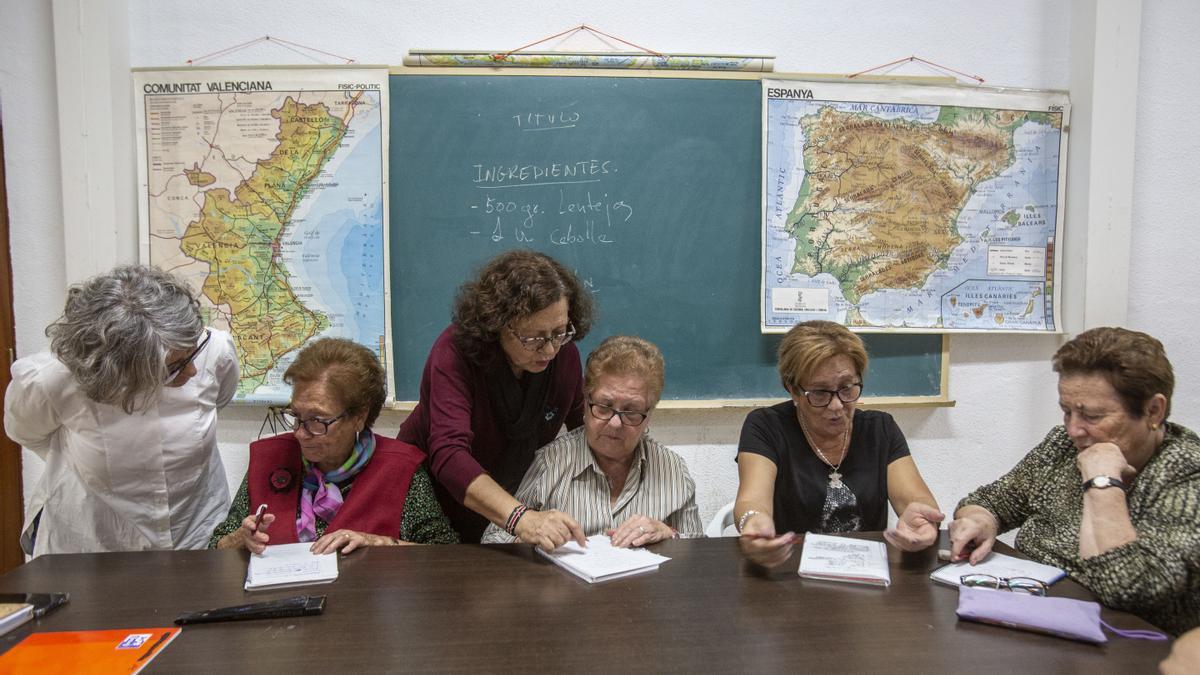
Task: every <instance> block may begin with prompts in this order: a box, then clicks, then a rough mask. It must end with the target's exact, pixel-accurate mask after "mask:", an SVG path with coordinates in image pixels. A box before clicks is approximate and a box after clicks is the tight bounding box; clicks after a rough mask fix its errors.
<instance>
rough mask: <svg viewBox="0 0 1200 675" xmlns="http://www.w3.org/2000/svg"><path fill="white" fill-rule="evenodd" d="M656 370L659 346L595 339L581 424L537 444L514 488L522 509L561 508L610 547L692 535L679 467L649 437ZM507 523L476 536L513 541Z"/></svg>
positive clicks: (657, 390) (688, 482) (690, 500)
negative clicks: (609, 542)
mask: <svg viewBox="0 0 1200 675" xmlns="http://www.w3.org/2000/svg"><path fill="white" fill-rule="evenodd" d="M663 371H664V367H663V357H662V353H661V352H660V351H659V350H658V347H655V346H654V345H653V344H652V343H650V342H648V341H646V340H643V339H641V338H637V337H630V336H625V335H616V336H613V337H610V338H608V339H606V340H604V342H601V343H600V346H599V347H596V350H595V351H593V352H592V353H591V354H590V355H589V356H588V359H587V366H586V367H585V369H584V383H583V390H584V393H585V394H586V396H587V410H588V412H587V415H586V417H585V418H584V421H583V426H582V427H580V428H578V429H576V430H574V431H571V432H568V433H566V434H563V435H562V436H559V437H558V438H557V439H555V440H554V441H553V442H551V443H550V444H549V445H546V446H544V447H542V448H541V449H540V450H538V451H537V454H536V455H535V456H534V460H533V465H532V466H530V467H529V471H527V472H526V473H525V478H524V479H523V480H522V481H521V486H520V487H519V488H517V492H516V494H515V495H514V496H515V497H516V498H517V500H518V501H520V502H521V504H522V508H529V509H537V510H546V509H555V510H558V511H561V512H563V513H567V514H570V515H571V516H573V517H574V518H575V519H577V520H578V521H579V524H580V526H581V527H582V528H583V531H584V534H586V535H587V536H589V537H590V536H592V535H595V534H607V535H608V536H609V537H610V538H611V539H612V543H613V545H614V546H619V547H628V546H645V545H646V544H653V543H655V542H658V541H662V540H663V539H672V538H675V537H680V536H684V537H699V536H701V535H702V534H703V532H702V528H703V526H702V525H701V524H700V512H699V510H698V509H697V508H696V484H695V483H694V482H693V481H692V477H691V476H690V475H688V470H687V465H686V464H685V463H684V461H683V459H682V458H681V457H680V456H679V455H677V454H675V453H674V452H672V451H671V449H670V448H668V447H667V446H665V445H663V444H661V443H658V442H657V441H655V440H654V439H653V438H651V437H650V435H649V428H650V414H651V413H652V412H653V411H654V406H656V405H658V400H659V397H660V396H661V395H662V390H663ZM517 517H520V514H519V513H518V515H517ZM514 525H515V524H512V523H510V525H509V527H507V528H505V529H501V528H500V527H498V526H496V525H494V524H493V525H491V526H489V527H488V529H487V530H486V531H485V532H484V534H483V543H485V544H498V543H509V542H513V541H516V540H517V533H516V528H515V526H514ZM506 530H507V531H506ZM558 536H559V539H560V540H567V541H569V540H570V537H568V536H567V535H566V533H565V532H560V533H559V534H558ZM529 543H534V542H529Z"/></svg>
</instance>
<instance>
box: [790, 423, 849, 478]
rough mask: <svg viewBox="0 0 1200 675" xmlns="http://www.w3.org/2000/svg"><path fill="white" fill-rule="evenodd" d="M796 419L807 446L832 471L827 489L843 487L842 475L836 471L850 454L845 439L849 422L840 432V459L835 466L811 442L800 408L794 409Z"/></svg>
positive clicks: (847, 435)
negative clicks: (798, 421)
mask: <svg viewBox="0 0 1200 675" xmlns="http://www.w3.org/2000/svg"><path fill="white" fill-rule="evenodd" d="M796 419H798V420H800V431H802V432H803V433H804V440H806V441H808V444H809V446H811V447H812V449H813V451H814V452H816V453H817V457H820V458H821V461H822V462H825V463H826V464H827V465H829V468H830V469H833V470H832V471H831V472H830V473H829V487H831V488H843V487H845V484H843V483H842V474H841V473H840V472H839V471H838V469H840V468H841V466H842V464H844V463H845V462H846V455H848V454H850V446H849V445H848V444H847V443H846V441H847V439H848V438H849V437H850V420H847V421H846V428H845V429H844V430H843V431H842V445H841V449H842V459H841V461H839V462H838V463H837V464H836V465H835V464H834V463H833V462H831V461H829V458H828V457H826V456H825V453H824V452H821V448H819V447H818V446H817V444H816V442H815V441H813V437H812V434H810V433H808V426H807V425H805V424H804V413H803V412H801V411H800V408H796Z"/></svg>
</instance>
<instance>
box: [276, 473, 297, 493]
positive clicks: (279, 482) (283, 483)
mask: <svg viewBox="0 0 1200 675" xmlns="http://www.w3.org/2000/svg"><path fill="white" fill-rule="evenodd" d="M292 480H293V476H292V472H291V471H288V470H287V469H275V470H274V471H272V472H271V489H272V490H274V491H276V492H283V491H284V490H287V489H288V488H289V487H291V485H292Z"/></svg>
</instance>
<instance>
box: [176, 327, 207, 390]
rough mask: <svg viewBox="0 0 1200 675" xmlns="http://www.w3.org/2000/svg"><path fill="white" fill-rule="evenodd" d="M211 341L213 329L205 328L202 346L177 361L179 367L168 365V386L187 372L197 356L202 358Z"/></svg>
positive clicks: (201, 341) (199, 345) (197, 346)
mask: <svg viewBox="0 0 1200 675" xmlns="http://www.w3.org/2000/svg"><path fill="white" fill-rule="evenodd" d="M211 339H212V329H211V328H205V329H204V338H203V339H202V340H200V344H198V345H196V348H195V349H193V350H192V353H190V354H188V355H187V356H186V357H184V358H183V359H182V360H180V361H177V363H178V364H179V365H176V366H174V367H172V366H171V365H170V364H167V384H170V383H171V382H172V381H174V380H175V378H177V377H179V374H180V373H182V372H183V371H185V370H187V367H188V365H189V364H191V362H192V361H195V360H196V357H197V356H200V352H202V351H204V348H205V347H207V346H208V341H209V340H211Z"/></svg>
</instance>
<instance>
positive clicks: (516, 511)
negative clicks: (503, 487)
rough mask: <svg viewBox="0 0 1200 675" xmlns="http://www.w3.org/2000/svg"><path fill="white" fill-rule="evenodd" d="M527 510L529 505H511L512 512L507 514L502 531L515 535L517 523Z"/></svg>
mask: <svg viewBox="0 0 1200 675" xmlns="http://www.w3.org/2000/svg"><path fill="white" fill-rule="evenodd" d="M528 510H529V507H528V506H525V505H524V504H517V505H516V506H515V507H513V510H512V513H510V514H508V520H506V521H504V531H505V532H507V533H509V534H510V535H512V536H514V537H515V536H517V523H518V522H519V521H520V520H521V516H523V515H525V512H526V511H528Z"/></svg>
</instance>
